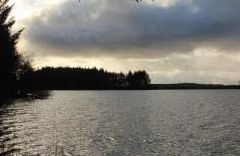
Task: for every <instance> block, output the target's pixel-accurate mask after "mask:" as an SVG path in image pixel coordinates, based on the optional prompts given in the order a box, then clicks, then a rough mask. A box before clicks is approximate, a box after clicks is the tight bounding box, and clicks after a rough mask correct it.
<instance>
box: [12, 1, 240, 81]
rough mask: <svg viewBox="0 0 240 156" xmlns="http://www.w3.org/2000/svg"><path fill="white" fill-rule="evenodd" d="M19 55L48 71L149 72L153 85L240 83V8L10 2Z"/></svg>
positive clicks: (185, 3)
mask: <svg viewBox="0 0 240 156" xmlns="http://www.w3.org/2000/svg"><path fill="white" fill-rule="evenodd" d="M11 3H15V6H14V9H13V12H12V14H13V16H14V17H15V19H16V20H17V22H16V26H15V28H14V29H16V30H17V29H19V28H25V30H24V33H23V34H22V36H21V38H20V41H19V44H18V49H19V51H20V52H21V53H24V55H26V56H28V57H29V58H30V59H32V61H33V65H34V66H35V67H36V68H40V67H43V66H71V67H75V66H80V67H98V68H104V69H106V70H108V71H114V72H120V71H122V72H127V71H129V70H143V69H144V70H146V71H147V72H148V73H149V75H150V77H151V79H152V83H183V82H189V83H223V84H237V83H238V81H239V80H240V68H239V65H240V44H239V43H240V9H239V6H240V1H239V0H154V1H152V0H144V1H143V2H141V3H136V2H133V1H132V0H81V2H80V3H79V1H78V0H51V1H49V0H41V1H39V0H21V1H20V0H11Z"/></svg>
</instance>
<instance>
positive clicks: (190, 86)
mask: <svg viewBox="0 0 240 156" xmlns="http://www.w3.org/2000/svg"><path fill="white" fill-rule="evenodd" d="M204 89H209V90H218V89H224V90H227V89H240V85H223V84H197V83H177V84H149V85H148V86H146V87H144V88H79V89H78V88H72V89H71V88H64V87H63V88H61V87H59V88H48V89H47V90H63V91H64V90H70V91H78V90H79V91H108V90H123V91H124V90H126V91H127V90H204Z"/></svg>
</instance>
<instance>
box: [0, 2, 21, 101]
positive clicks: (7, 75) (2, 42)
mask: <svg viewBox="0 0 240 156" xmlns="http://www.w3.org/2000/svg"><path fill="white" fill-rule="evenodd" d="M12 7H13V6H12V5H11V6H10V5H9V4H8V0H0V77H1V78H0V94H1V95H0V96H9V95H12V94H15V93H16V92H17V88H18V87H17V86H18V85H17V82H18V79H19V75H18V73H19V71H20V70H21V66H22V64H23V61H22V60H21V56H20V55H19V53H18V52H17V48H16V44H17V43H18V39H19V36H20V34H21V32H22V29H21V30H19V31H17V32H15V33H13V32H12V27H13V25H14V24H15V20H14V18H13V17H12V18H9V14H10V12H11V10H12Z"/></svg>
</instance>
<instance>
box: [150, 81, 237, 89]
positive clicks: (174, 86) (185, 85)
mask: <svg viewBox="0 0 240 156" xmlns="http://www.w3.org/2000/svg"><path fill="white" fill-rule="evenodd" d="M149 89H153V90H158V89H159V90H160V89H240V86H239V85H223V84H197V83H177V84H151V85H149Z"/></svg>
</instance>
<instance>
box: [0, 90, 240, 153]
mask: <svg viewBox="0 0 240 156" xmlns="http://www.w3.org/2000/svg"><path fill="white" fill-rule="evenodd" d="M239 95H240V91H238V90H189V91H53V92H52V95H51V96H50V97H49V98H48V99H46V100H35V101H18V102H15V103H13V104H10V105H3V106H2V107H1V108H0V112H1V114H0V154H2V155H4V154H9V155H14V154H15V155H38V154H39V155H83V156H165V155H166V156H167V155H173V156H175V155H176V156H178V155H184V156H188V155H189V156H192V155H196V156H198V155H199V156H200V155H204V156H205V155H206V156H208V155H209V156H210V155H233V156H234V155H240V96H239Z"/></svg>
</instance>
